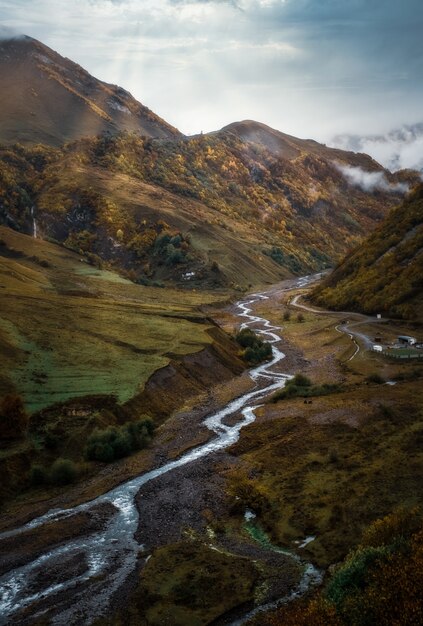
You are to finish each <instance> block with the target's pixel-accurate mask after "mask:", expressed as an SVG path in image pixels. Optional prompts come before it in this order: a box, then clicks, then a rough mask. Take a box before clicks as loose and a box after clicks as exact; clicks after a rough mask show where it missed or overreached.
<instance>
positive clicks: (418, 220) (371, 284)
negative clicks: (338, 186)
mask: <svg viewBox="0 0 423 626" xmlns="http://www.w3.org/2000/svg"><path fill="white" fill-rule="evenodd" d="M313 299H314V301H315V302H317V303H318V304H322V305H324V306H329V307H331V308H334V309H340V310H358V311H364V312H366V313H378V312H382V313H387V314H389V315H393V316H396V317H405V318H414V319H419V320H420V321H422V320H423V185H420V186H419V187H418V188H416V189H415V191H414V192H413V193H412V194H410V196H409V197H408V198H407V199H406V200H405V201H404V202H403V203H402V204H401V205H400V206H399V207H397V208H395V209H393V210H392V211H391V212H390V213H389V215H388V216H387V217H386V219H385V220H384V221H383V222H382V224H381V225H380V226H379V227H378V228H377V229H376V230H375V232H374V233H373V234H372V235H370V237H368V239H366V240H365V241H364V242H363V243H362V244H361V245H360V246H359V247H358V248H357V249H356V250H355V251H354V252H353V253H352V254H350V255H348V256H347V258H346V259H345V260H344V261H343V262H342V263H341V264H340V265H339V266H338V267H337V268H336V270H335V271H334V272H333V273H332V274H331V275H330V276H329V277H328V278H327V279H326V280H325V281H324V282H323V283H322V284H321V285H319V287H317V289H316V290H315V291H314V294H313Z"/></svg>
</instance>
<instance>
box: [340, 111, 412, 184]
mask: <svg viewBox="0 0 423 626" xmlns="http://www.w3.org/2000/svg"><path fill="white" fill-rule="evenodd" d="M329 144H330V145H331V146H333V147H335V148H341V149H343V150H352V151H354V152H364V153H366V154H370V155H371V156H372V157H373V158H374V159H375V160H376V161H378V162H379V163H381V164H382V165H383V166H384V167H386V168H387V169H389V170H391V171H397V170H400V169H415V170H420V171H421V172H423V123H420V124H414V125H408V126H407V125H406V126H402V127H401V128H398V129H395V130H391V131H390V132H388V133H385V134H384V135H370V136H364V137H359V136H354V135H341V136H338V137H334V138H333V139H332V140H331V141H330V142H329Z"/></svg>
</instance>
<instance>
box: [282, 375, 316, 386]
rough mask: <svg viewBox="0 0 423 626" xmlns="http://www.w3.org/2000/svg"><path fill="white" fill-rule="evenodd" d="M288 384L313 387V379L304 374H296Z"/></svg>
mask: <svg viewBox="0 0 423 626" xmlns="http://www.w3.org/2000/svg"><path fill="white" fill-rule="evenodd" d="M286 384H287V385H296V386H297V387H311V380H310V378H309V377H308V376H305V375H304V374H295V376H294V378H292V379H291V380H289V381H288V382H287V383H286Z"/></svg>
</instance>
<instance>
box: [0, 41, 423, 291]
mask: <svg viewBox="0 0 423 626" xmlns="http://www.w3.org/2000/svg"><path fill="white" fill-rule="evenodd" d="M0 78H1V80H2V85H4V90H3V95H4V97H3V98H2V101H1V103H0V140H1V139H2V138H3V140H4V141H5V143H4V145H3V146H0V222H2V223H4V224H6V225H8V226H11V227H13V228H15V229H17V230H21V231H23V232H25V233H32V232H35V229H36V231H37V235H38V237H45V238H53V239H54V240H56V241H58V242H60V243H62V244H64V245H65V246H67V247H69V248H71V249H73V250H76V251H77V252H78V253H79V254H80V255H86V256H87V257H88V258H90V260H91V262H94V263H102V262H106V263H108V264H112V265H113V266H114V267H115V268H118V269H119V270H123V271H125V272H126V273H127V275H129V276H130V277H131V278H132V279H134V280H137V281H141V282H151V281H153V282H156V283H162V282H163V281H171V282H172V283H176V284H180V285H184V286H186V285H187V284H189V285H191V286H193V287H204V286H206V287H217V286H225V287H226V286H232V287H240V288H242V289H248V288H249V287H250V286H252V285H258V284H263V283H265V282H267V283H269V282H276V281H278V280H280V279H281V278H284V277H286V276H287V275H289V274H290V273H297V274H298V273H308V272H311V271H316V270H320V269H322V268H326V267H329V266H332V265H333V264H334V263H336V262H338V261H339V259H340V258H341V257H342V256H343V255H344V254H345V253H346V251H347V250H349V249H352V248H353V247H354V246H356V245H357V244H358V243H359V242H360V241H361V240H362V238H363V236H364V235H366V234H367V233H368V232H369V231H370V230H372V229H374V227H375V226H376V225H377V223H378V222H379V221H380V220H381V219H382V218H383V217H384V215H385V214H386V212H387V211H388V209H389V208H390V207H392V206H394V205H395V204H396V203H397V200H398V197H399V195H401V193H400V191H401V190H402V189H403V188H406V187H407V185H408V184H410V183H413V182H415V179H416V175H415V174H413V173H412V172H403V173H399V174H394V175H393V174H391V173H390V172H388V171H386V170H384V169H383V168H382V167H381V166H380V165H379V164H378V163H376V161H374V160H373V159H371V157H369V156H367V155H363V154H355V153H352V152H344V151H342V150H335V149H331V148H328V147H326V146H325V145H322V144H319V143H317V142H315V141H312V140H303V139H298V138H295V137H291V136H289V135H286V134H284V133H281V132H279V131H277V130H274V129H272V128H270V127H268V126H266V125H264V124H260V123H258V122H253V121H244V122H236V123H234V124H231V125H229V126H227V127H225V128H223V129H221V130H220V131H217V132H214V133H210V134H208V135H200V136H195V137H184V136H182V135H181V134H180V133H178V131H176V130H175V129H173V128H172V127H171V126H169V125H168V124H166V123H165V122H164V121H163V120H161V119H160V118H158V117H157V116H155V115H154V114H153V113H151V111H148V109H146V108H145V107H143V106H142V105H141V104H139V103H138V102H136V101H135V100H134V99H133V98H132V96H130V95H129V94H128V93H127V92H125V91H124V90H123V89H121V88H119V87H115V86H111V85H107V84H106V83H103V82H101V81H98V80H97V79H95V78H93V77H92V76H90V75H89V74H88V73H87V72H86V71H85V70H83V69H82V68H80V67H79V66H78V65H76V64H75V63H73V62H72V61H69V60H68V59H64V58H63V57H61V56H60V55H58V54H56V53H55V52H53V51H52V50H50V49H49V48H47V47H46V46H44V45H43V44H41V43H39V42H37V41H35V40H33V39H31V38H28V37H26V38H20V39H13V40H9V41H5V42H3V43H1V44H0ZM71 139H75V141H69V140H71ZM12 140H17V141H19V142H20V144H21V145H12V144H11V143H10V142H11V141H12ZM35 142H40V143H41V144H44V145H34V143H35ZM63 142H65V143H63ZM22 144H23V145H24V147H23V146H22ZM349 172H350V173H351V172H352V174H354V176H351V177H349V176H348V175H347V174H348V173H349ZM369 175H370V176H371V177H373V178H372V181H376V183H377V184H373V183H372V185H371V186H370V187H369V186H368V185H367V184H366V180H367V178H366V177H368V176H369ZM362 178H363V180H364V182H362V181H361V179H362ZM357 181H358V182H357ZM398 183H400V184H399V185H398ZM34 220H35V221H34Z"/></svg>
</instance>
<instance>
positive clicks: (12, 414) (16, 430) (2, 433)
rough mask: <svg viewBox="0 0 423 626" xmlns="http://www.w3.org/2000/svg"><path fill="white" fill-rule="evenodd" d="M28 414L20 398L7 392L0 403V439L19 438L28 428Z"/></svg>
mask: <svg viewBox="0 0 423 626" xmlns="http://www.w3.org/2000/svg"><path fill="white" fill-rule="evenodd" d="M28 423H29V416H28V413H27V412H26V410H25V406H24V403H23V400H22V398H21V397H20V396H19V395H17V394H8V395H7V396H5V397H4V398H3V400H2V402H1V404H0V439H19V438H21V437H24V436H25V434H26V431H27V430H28Z"/></svg>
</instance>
